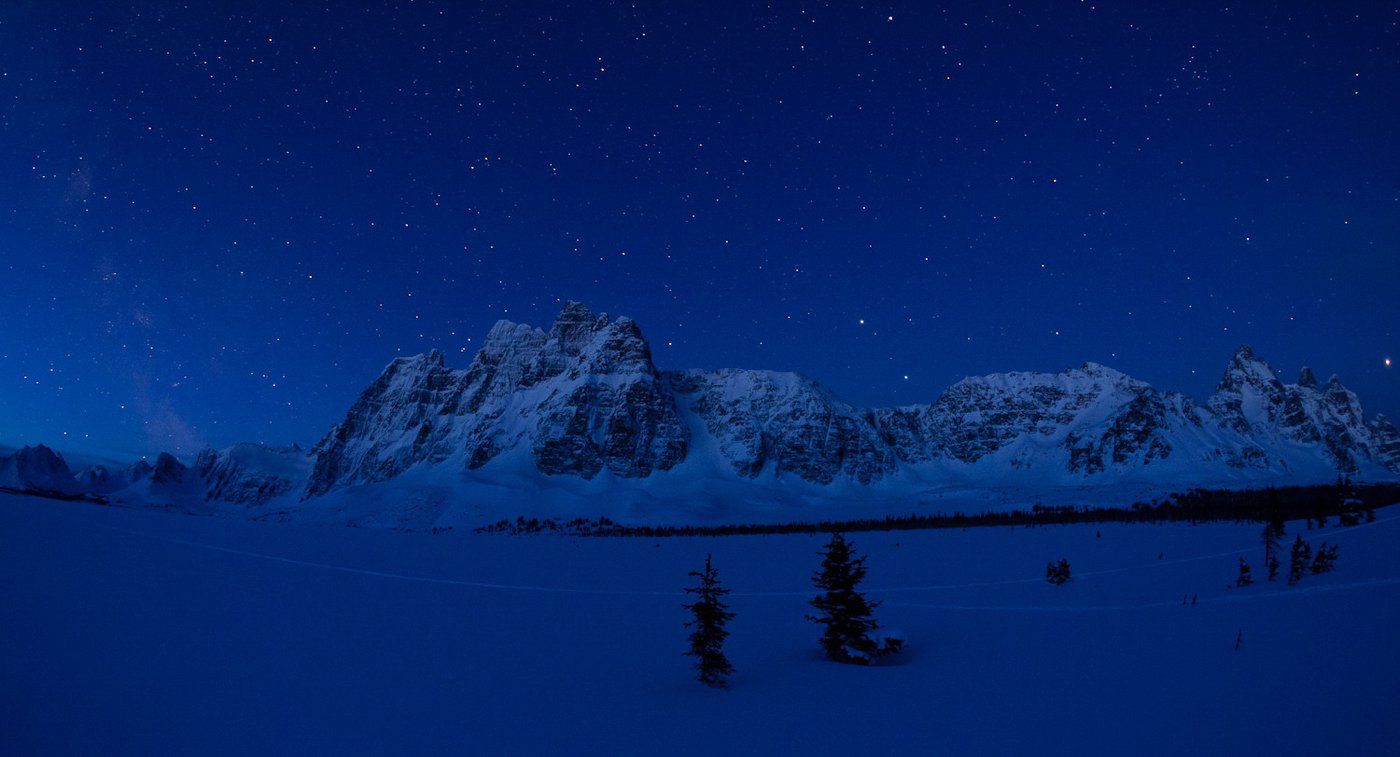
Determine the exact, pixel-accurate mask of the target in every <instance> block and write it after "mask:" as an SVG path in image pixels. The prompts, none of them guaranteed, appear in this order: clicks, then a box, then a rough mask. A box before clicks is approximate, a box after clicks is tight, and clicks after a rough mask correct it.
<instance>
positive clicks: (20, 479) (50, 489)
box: [0, 444, 81, 494]
mask: <svg viewBox="0 0 1400 757" xmlns="http://www.w3.org/2000/svg"><path fill="white" fill-rule="evenodd" d="M0 486H3V487H5V488H7V489H16V490H19V491H33V492H40V493H46V494H75V493H77V492H79V491H81V487H80V486H79V485H78V482H77V480H76V479H75V478H74V477H73V472H72V471H71V470H69V468H68V463H67V462H65V461H64V459H63V456H62V455H60V454H58V453H57V452H54V451H53V450H51V449H49V448H48V447H45V446H44V445H42V444H39V445H36V446H33V447H23V448H21V449H18V450H15V451H14V452H13V453H11V454H8V455H3V454H0Z"/></svg>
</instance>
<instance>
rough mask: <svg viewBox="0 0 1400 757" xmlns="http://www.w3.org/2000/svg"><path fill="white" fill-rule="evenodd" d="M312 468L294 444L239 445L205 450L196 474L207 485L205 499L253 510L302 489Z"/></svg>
mask: <svg viewBox="0 0 1400 757" xmlns="http://www.w3.org/2000/svg"><path fill="white" fill-rule="evenodd" d="M309 469H310V462H309V460H308V459H307V456H306V452H305V451H303V450H302V449H301V447H298V446H296V445H295V444H293V445H291V446H288V447H267V446H263V445H261V444H237V445H234V446H233V447H230V448H228V449H226V450H220V451H215V450H212V449H206V450H204V451H203V452H201V453H199V457H197V458H195V462H194V468H193V471H194V475H196V476H198V477H199V480H200V481H201V482H202V484H203V486H204V498H205V499H206V500H216V501H220V502H229V503H233V504H240V505H245V506H250V507H252V506H257V505H262V504H264V503H266V502H268V501H269V500H272V499H275V498H277V497H280V496H282V495H284V494H287V493H288V492H291V491H292V490H293V489H295V488H297V487H299V486H301V485H302V484H304V483H305V481H306V476H307V473H308V471H309Z"/></svg>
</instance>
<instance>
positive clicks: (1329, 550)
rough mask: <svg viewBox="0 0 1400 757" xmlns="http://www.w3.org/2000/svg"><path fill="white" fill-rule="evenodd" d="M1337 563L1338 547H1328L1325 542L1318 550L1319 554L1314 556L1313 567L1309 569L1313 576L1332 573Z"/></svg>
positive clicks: (1334, 545)
mask: <svg viewBox="0 0 1400 757" xmlns="http://www.w3.org/2000/svg"><path fill="white" fill-rule="evenodd" d="M1336 563H1337V545H1336V544H1333V545H1332V546H1330V547H1329V546H1327V542H1323V543H1322V544H1321V545H1319V546H1318V548H1317V554H1316V555H1314V556H1313V561H1312V566H1311V567H1309V568H1308V570H1309V572H1311V573H1312V574H1313V575H1317V574H1319V573H1330V572H1331V571H1332V569H1333V568H1334V567H1336Z"/></svg>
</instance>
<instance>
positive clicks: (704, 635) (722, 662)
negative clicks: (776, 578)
mask: <svg viewBox="0 0 1400 757" xmlns="http://www.w3.org/2000/svg"><path fill="white" fill-rule="evenodd" d="M689 575H691V576H694V577H695V578H698V579H699V580H700V585H699V586H695V587H690V588H687V589H686V590H685V592H686V593H687V594H694V595H695V596H696V599H695V602H693V603H691V604H688V605H682V606H683V607H685V609H687V610H690V612H691V614H692V615H694V616H695V617H694V618H693V619H692V620H689V621H687V622H686V624H685V625H686V627H687V628H693V629H695V630H693V631H691V632H690V649H689V651H687V652H686V653H685V655H686V656H687V657H694V658H695V669H696V670H697V671H698V672H699V679H700V682H701V683H703V684H705V685H706V686H716V687H720V686H724V685H725V679H726V678H728V677H729V676H730V675H731V674H732V673H733V672H734V666H733V665H731V664H729V658H727V657H725V656H724V640H725V639H726V638H728V636H729V631H727V630H725V628H724V624H725V623H728V622H729V621H730V620H731V619H732V618H733V617H734V613H732V612H729V608H728V607H727V606H725V604H724V602H723V601H721V597H723V596H724V595H725V594H728V593H729V590H728V589H725V588H721V587H720V585H719V571H718V570H716V569H715V568H714V566H713V565H711V564H710V555H705V569H704V570H703V571H695V570H692V571H690V573H689Z"/></svg>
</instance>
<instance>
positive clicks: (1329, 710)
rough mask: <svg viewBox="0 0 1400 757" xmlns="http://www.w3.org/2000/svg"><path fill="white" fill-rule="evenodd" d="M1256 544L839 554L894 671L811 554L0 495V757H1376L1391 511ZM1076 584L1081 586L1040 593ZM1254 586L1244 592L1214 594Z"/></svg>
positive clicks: (1111, 528) (1085, 532) (1010, 546)
mask: <svg viewBox="0 0 1400 757" xmlns="http://www.w3.org/2000/svg"><path fill="white" fill-rule="evenodd" d="M1377 515H1378V517H1377V520H1376V522H1375V523H1371V524H1365V525H1361V526H1354V527H1350V528H1345V527H1340V526H1338V525H1336V521H1335V519H1334V521H1333V524H1332V525H1331V526H1329V527H1328V528H1327V529H1325V530H1318V529H1316V528H1314V529H1312V530H1308V529H1307V528H1306V527H1305V526H1304V524H1303V523H1300V522H1294V523H1290V524H1288V526H1287V527H1288V531H1289V533H1288V536H1287V537H1286V538H1285V539H1284V543H1285V544H1287V543H1289V542H1291V541H1292V539H1293V538H1294V536H1295V535H1296V534H1301V535H1302V536H1303V537H1304V538H1305V539H1306V540H1308V541H1310V542H1311V543H1312V544H1313V546H1314V547H1317V546H1320V544H1321V542H1322V541H1326V542H1328V543H1329V544H1335V545H1339V546H1340V556H1339V559H1338V561H1337V565H1336V570H1335V571H1334V572H1331V573H1326V574H1323V575H1317V576H1307V577H1305V578H1304V579H1303V581H1302V583H1300V584H1299V585H1297V586H1287V585H1286V583H1285V580H1284V579H1285V577H1286V574H1287V566H1286V565H1285V567H1284V574H1285V575H1284V576H1280V577H1279V580H1278V581H1275V582H1272V583H1271V582H1268V581H1266V580H1265V572H1264V570H1263V569H1262V559H1263V549H1262V547H1261V546H1260V542H1259V526H1258V524H1229V523H1216V524H1207V525H1199V526H1191V525H1187V524H1184V523H1182V524H1172V525H1165V526H1146V525H1122V524H1089V525H1076V526H1059V527H1049V528H1016V529H1006V528H979V529H970V530H967V531H959V530H939V531H902V532H887V533H865V534H856V535H854V537H853V539H852V541H853V542H854V545H855V548H856V550H857V551H858V553H859V554H861V555H864V556H866V557H867V558H868V562H867V567H868V569H869V574H868V576H867V578H866V580H865V582H864V583H863V584H862V587H861V588H862V589H864V590H865V591H866V592H868V594H869V597H870V598H871V599H872V600H875V601H880V602H883V604H881V605H880V606H879V607H878V608H876V610H875V617H876V619H877V620H878V621H879V622H880V623H881V624H882V625H884V626H885V627H889V628H898V629H901V630H902V631H903V632H904V634H905V636H906V637H907V638H908V640H909V646H908V647H907V649H906V650H905V651H904V653H902V654H900V655H899V656H897V657H894V658H890V659H888V660H887V661H885V664H882V665H879V666H876V667H856V666H850V665H840V664H836V663H832V662H828V661H826V660H825V659H824V658H823V657H822V655H821V650H820V648H819V646H818V644H817V639H818V637H819V635H820V632H821V631H820V628H818V627H817V626H816V625H815V624H813V623H811V622H809V621H808V620H806V616H807V615H808V614H809V613H810V612H811V607H810V606H809V605H808V604H807V602H808V600H810V599H811V598H812V596H813V595H814V594H815V592H814V590H813V589H812V586H811V584H810V576H811V574H812V573H813V572H814V571H815V570H816V569H817V568H818V564H819V561H820V559H821V558H820V557H819V556H818V555H817V550H818V549H820V548H821V546H822V544H823V543H824V542H825V540H826V537H825V536H818V535H811V536H808V535H788V536H765V537H728V538H673V539H661V540H655V539H607V538H592V539H583V538H552V537H504V536H487V535H479V534H472V533H470V532H469V531H464V530H461V529H459V530H457V531H454V532H451V533H446V534H438V535H432V534H428V533H413V534H405V533H396V532H391V531H385V530H375V529H355V528H306V527H299V526H296V525H277V526H271V525H267V524H262V523H250V522H237V521H231V520H221V519H214V518H179V517H170V516H167V515H164V514H161V513H152V512H143V511H138V510H131V509H123V508H116V507H96V506H88V505H84V506H75V505H60V504H56V503H48V502H42V501H38V500H34V499H32V498H23V497H14V496H9V495H4V494H0V582H3V584H0V585H3V586H4V597H5V599H6V605H7V613H6V615H5V622H3V623H0V647H3V648H4V649H6V650H12V652H11V654H10V655H9V656H8V657H7V659H6V661H5V666H4V683H5V685H4V686H0V713H3V716H2V717H0V744H3V745H4V749H3V750H0V751H3V752H4V753H5V754H7V755H104V757H122V756H125V755H143V756H144V755H157V754H160V755H164V754H172V755H204V756H209V755H282V754H318V755H319V754H327V755H360V754H367V755H384V754H411V755H461V754H481V755H496V754H502V755H504V754H509V755H536V754H538V755H561V754H570V755H572V754H606V755H634V754H635V755H657V754H665V755H691V754H694V755H713V754H733V755H748V754H757V755H774V754H799V755H809V756H816V755H827V754H831V755H857V754H860V755H864V754H870V755H903V754H923V753H930V752H932V753H936V754H955V755H984V754H985V755H1019V754H1034V755H1076V756H1082V755H1124V754H1131V755H1152V756H1155V755H1163V756H1166V755H1183V754H1200V755H1271V756H1272V755H1278V756H1282V755H1309V756H1311V755H1356V756H1362V755H1389V754H1393V753H1394V751H1395V744H1396V743H1397V741H1400V718H1396V717H1395V716H1394V708H1395V703H1396V702H1397V701H1400V655H1397V644H1396V639H1395V628H1396V625H1397V624H1400V550H1397V549H1395V544H1396V540H1397V539H1400V508H1397V507H1391V508H1387V509H1382V510H1379V511H1378V512H1377ZM707 554H708V555H712V556H713V561H714V565H715V567H716V568H718V570H719V573H720V579H721V581H722V583H723V585H724V587H725V588H728V589H731V590H732V591H733V593H732V594H730V595H728V596H726V597H725V601H726V602H728V603H729V606H730V608H731V610H732V611H733V612H735V617H734V619H733V620H732V621H731V622H730V623H729V625H728V630H729V631H731V634H732V635H731V636H730V637H729V638H728V639H727V640H726V642H725V646H724V650H725V654H726V655H727V657H728V659H729V660H730V661H731V662H732V663H733V664H734V666H735V668H736V673H735V675H734V676H733V677H732V678H731V679H730V684H731V685H730V687H729V688H728V689H727V690H723V691H714V690H710V689H707V688H706V687H704V686H702V685H701V684H699V683H697V682H696V681H695V680H694V671H693V670H692V668H691V660H690V659H689V658H686V657H683V656H682V655H681V653H682V652H683V651H684V650H685V648H686V634H687V633H689V630H688V629H686V628H684V627H682V625H681V624H682V622H683V621H685V620H686V619H687V618H688V614H687V613H686V612H685V610H684V609H683V608H682V607H681V604H682V603H683V602H687V601H692V600H690V599H688V598H687V595H685V594H683V593H682V587H685V586H690V585H692V579H690V578H688V577H687V576H686V573H687V572H688V571H692V570H698V569H699V568H700V567H701V566H702V565H704V563H705V557H706V555H707ZM1061 558H1064V559H1067V560H1068V561H1069V563H1070V564H1071V566H1072V572H1073V578H1072V579H1071V580H1070V582H1069V583H1068V584H1066V585H1064V586H1058V587H1057V586H1051V585H1049V584H1047V583H1046V582H1045V580H1044V572H1045V563H1046V562H1047V561H1049V560H1058V559H1061ZM1241 558H1243V559H1245V560H1246V561H1248V562H1249V563H1250V564H1252V565H1253V567H1254V576H1255V578H1256V581H1257V582H1256V583H1255V584H1254V585H1253V586H1248V587H1243V588H1237V587H1233V586H1232V582H1233V581H1234V579H1235V577H1236V576H1237V574H1238V562H1239V560H1240V559H1241Z"/></svg>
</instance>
